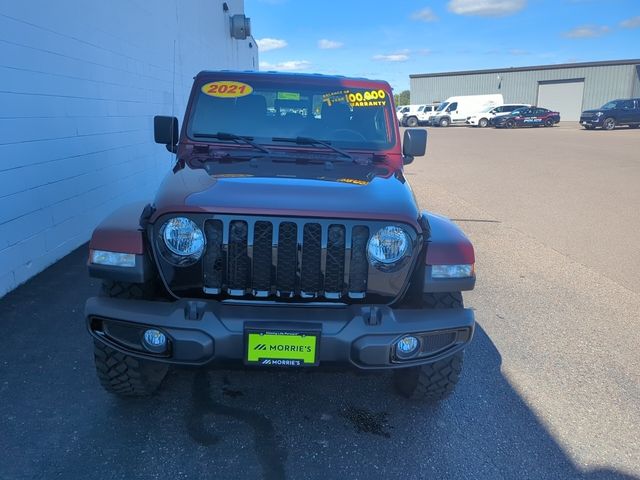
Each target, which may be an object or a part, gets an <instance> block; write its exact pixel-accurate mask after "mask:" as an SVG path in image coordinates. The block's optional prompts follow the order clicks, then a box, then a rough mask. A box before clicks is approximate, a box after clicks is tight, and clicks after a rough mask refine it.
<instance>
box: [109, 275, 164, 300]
mask: <svg viewBox="0 0 640 480" xmlns="http://www.w3.org/2000/svg"><path fill="white" fill-rule="evenodd" d="M102 294H103V295H104V296H105V297H111V298H124V299H127V300H142V299H152V298H154V296H155V295H156V287H155V285H154V284H153V283H152V282H146V283H128V282H119V281H115V280H103V281H102Z"/></svg>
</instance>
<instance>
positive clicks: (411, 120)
mask: <svg viewBox="0 0 640 480" xmlns="http://www.w3.org/2000/svg"><path fill="white" fill-rule="evenodd" d="M417 126H418V119H417V118H416V117H409V118H407V127H412V128H413V127H417Z"/></svg>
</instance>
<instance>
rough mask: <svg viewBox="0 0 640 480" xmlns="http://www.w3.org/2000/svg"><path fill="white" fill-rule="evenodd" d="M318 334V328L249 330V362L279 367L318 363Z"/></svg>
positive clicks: (247, 342) (246, 356) (247, 338)
mask: <svg viewBox="0 0 640 480" xmlns="http://www.w3.org/2000/svg"><path fill="white" fill-rule="evenodd" d="M318 338H319V337H318V334H317V333H315V332H289V331H281V330H273V331H269V330H265V331H259V332H255V331H249V332H246V342H245V344H246V352H245V363H247V364H249V365H267V366H275V367H310V366H315V365H318Z"/></svg>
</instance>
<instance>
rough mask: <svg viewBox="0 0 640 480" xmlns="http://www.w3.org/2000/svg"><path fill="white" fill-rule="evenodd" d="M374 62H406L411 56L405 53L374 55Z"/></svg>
mask: <svg viewBox="0 0 640 480" xmlns="http://www.w3.org/2000/svg"><path fill="white" fill-rule="evenodd" d="M373 59H374V60H377V61H379V62H406V61H407V60H409V54H408V53H405V52H398V53H391V54H389V55H374V56H373Z"/></svg>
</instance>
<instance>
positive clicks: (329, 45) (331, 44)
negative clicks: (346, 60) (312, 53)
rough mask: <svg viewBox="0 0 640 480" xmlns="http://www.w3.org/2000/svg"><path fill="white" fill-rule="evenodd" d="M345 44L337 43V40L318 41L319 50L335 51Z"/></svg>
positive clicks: (324, 39)
mask: <svg viewBox="0 0 640 480" xmlns="http://www.w3.org/2000/svg"><path fill="white" fill-rule="evenodd" d="M343 46H344V43H342V42H336V41H335V40H327V39H326V38H323V39H322V40H318V48H321V49H322V50H333V49H335V48H342V47H343Z"/></svg>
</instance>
